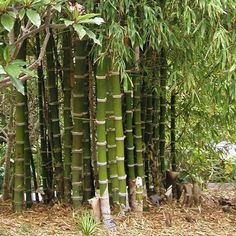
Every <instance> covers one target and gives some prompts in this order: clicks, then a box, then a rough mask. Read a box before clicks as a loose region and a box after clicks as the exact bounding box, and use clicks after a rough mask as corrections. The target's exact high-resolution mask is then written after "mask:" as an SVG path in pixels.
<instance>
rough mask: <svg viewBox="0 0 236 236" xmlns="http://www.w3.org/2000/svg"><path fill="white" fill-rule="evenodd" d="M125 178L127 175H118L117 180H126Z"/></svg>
mask: <svg viewBox="0 0 236 236" xmlns="http://www.w3.org/2000/svg"><path fill="white" fill-rule="evenodd" d="M126 178H127V175H124V176H118V180H126Z"/></svg>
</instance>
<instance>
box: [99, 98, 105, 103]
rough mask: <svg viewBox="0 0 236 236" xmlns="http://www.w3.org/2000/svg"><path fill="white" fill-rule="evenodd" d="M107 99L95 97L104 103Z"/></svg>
mask: <svg viewBox="0 0 236 236" xmlns="http://www.w3.org/2000/svg"><path fill="white" fill-rule="evenodd" d="M106 101H107V98H97V102H101V103H104V102H106Z"/></svg>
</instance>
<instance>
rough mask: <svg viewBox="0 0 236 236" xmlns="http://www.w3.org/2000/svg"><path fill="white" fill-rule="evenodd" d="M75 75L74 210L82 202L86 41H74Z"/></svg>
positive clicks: (73, 105) (72, 168) (73, 134)
mask: <svg viewBox="0 0 236 236" xmlns="http://www.w3.org/2000/svg"><path fill="white" fill-rule="evenodd" d="M74 46H75V74H74V87H73V90H72V108H73V112H72V117H73V123H74V127H73V130H72V136H73V143H72V165H71V171H72V202H73V207H74V208H79V207H80V206H81V204H82V200H83V138H84V128H83V119H84V102H85V92H84V79H86V78H87V76H88V75H87V73H88V72H87V56H88V55H87V53H88V51H87V47H88V43H87V41H86V40H79V39H78V38H76V39H75V43H74Z"/></svg>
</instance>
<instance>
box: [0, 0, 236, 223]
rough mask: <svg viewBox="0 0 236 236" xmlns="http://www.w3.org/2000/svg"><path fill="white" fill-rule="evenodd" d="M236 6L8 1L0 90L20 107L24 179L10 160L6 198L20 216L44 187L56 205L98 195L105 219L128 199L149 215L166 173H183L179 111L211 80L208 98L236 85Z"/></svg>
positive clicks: (18, 155)
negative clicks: (147, 205)
mask: <svg viewBox="0 0 236 236" xmlns="http://www.w3.org/2000/svg"><path fill="white" fill-rule="evenodd" d="M235 7H236V6H235V3H234V1H224V0H222V1H213V0H211V1H205V0H199V1H177V0H176V1H164V0H160V1H128V0H123V1H115V0H114V1H91V0H90V1H81V2H80V3H76V1H70V2H69V1H36V0H35V1H10V0H9V1H4V2H2V1H1V2H0V16H1V41H2V42H3V43H1V45H0V46H1V56H0V57H1V58H0V60H1V64H2V65H1V66H0V74H1V80H0V89H1V90H2V91H3V93H9V94H11V97H12V98H13V99H14V103H13V104H11V106H13V107H15V108H14V109H15V113H14V114H15V117H14V118H13V119H14V120H13V121H10V120H9V122H11V125H12V126H13V127H14V128H13V129H15V132H14V133H15V142H14V144H11V143H12V141H11V139H8V142H9V143H8V145H10V146H12V145H14V148H12V152H13V150H14V155H13V156H14V163H13V165H14V170H13V178H12V179H11V180H12V181H10V177H9V174H7V173H8V172H9V171H8V170H7V169H9V161H7V159H9V158H10V157H9V156H8V157H6V160H5V168H6V170H5V173H6V174H5V179H4V184H5V185H4V186H5V187H4V188H3V189H4V192H3V197H4V199H7V198H9V197H10V196H11V199H12V204H13V209H14V211H16V212H21V211H22V210H23V209H24V206H25V207H26V208H29V207H31V206H32V204H33V200H32V198H31V193H32V192H35V193H36V201H39V196H38V192H39V191H38V189H39V187H40V186H42V189H43V194H42V195H43V201H44V203H46V204H48V203H51V202H57V201H58V202H63V203H66V204H68V205H72V206H73V207H74V208H75V209H78V208H80V207H81V206H82V204H86V203H87V202H88V200H89V199H91V198H92V197H94V196H97V197H99V198H100V204H101V211H102V215H103V218H104V219H105V220H106V219H108V220H109V219H110V209H111V206H115V207H118V206H119V207H120V208H121V209H125V208H126V207H127V202H129V205H130V207H131V209H132V210H135V211H142V209H143V204H145V199H146V197H147V196H148V195H149V194H152V193H157V192H159V191H160V189H162V188H163V187H164V186H165V171H166V170H167V169H172V170H174V171H176V170H177V169H178V158H177V157H178V155H177V150H176V146H177V143H176V142H177V141H178V139H177V134H180V133H181V132H182V127H181V126H179V124H178V123H177V122H178V120H179V113H180V114H181V112H185V111H184V107H185V106H186V105H187V104H188V102H189V103H191V102H192V101H194V100H197V99H199V97H198V96H199V95H198V91H197V92H196V90H197V89H199V94H201V93H204V88H205V86H209V84H208V83H209V81H206V79H207V78H209V80H210V79H211V84H212V86H210V88H209V91H208V92H206V93H209V94H210V93H212V94H213V93H214V89H216V85H217V84H218V83H219V79H217V78H219V77H221V78H223V80H224V81H225V82H224V84H223V82H221V83H222V84H221V85H219V86H222V88H223V87H224V88H225V87H227V88H226V90H227V91H230V88H232V86H231V85H233V83H235V82H232V80H234V81H235V74H234V73H233V72H235V58H236V55H235V22H236V21H235V20H236V19H235ZM93 12H95V13H98V14H94V13H93ZM4 42H5V43H4ZM233 45H234V47H233ZM13 46H14V47H13ZM206 52H207V53H206ZM204 60H206V62H205V63H203V61H204ZM208 68H209V70H208ZM219 68H222V69H223V70H224V71H226V72H225V73H224V74H219ZM208 73H210V74H208ZM207 76H208V77H207ZM217 76H218V77H217ZM11 84H13V85H14V88H13V87H12V85H11ZM225 85H226V86H225ZM197 86H198V87H197ZM28 88H30V92H28V90H29V89H28ZM32 91H33V92H32ZM32 94H33V95H32ZM29 95H30V98H29ZM200 96H201V95H200ZM229 96H230V102H229V103H230V104H232V103H234V101H235V94H233V95H229ZM29 99H33V100H34V101H36V102H35V104H36V106H34V107H32V106H30V104H32V101H30V100H29ZM200 99H201V98H200ZM216 100H217V98H216ZM181 106H182V107H181ZM33 113H34V114H35V113H36V114H37V123H38V125H37V138H36V139H34V140H32V138H31V135H32V130H31V129H30V127H32V124H30V122H31V121H32V119H31V114H33ZM178 127H181V130H178ZM9 137H10V136H9ZM169 143H170V146H168V145H169ZM35 147H37V150H36V153H38V154H37V155H36V156H37V159H36V157H35V155H33V152H35ZM32 149H34V150H32ZM168 150H170V157H168V154H167V151H168ZM35 165H36V167H35ZM31 182H32V183H33V184H32V183H31ZM24 196H26V197H25V198H24Z"/></svg>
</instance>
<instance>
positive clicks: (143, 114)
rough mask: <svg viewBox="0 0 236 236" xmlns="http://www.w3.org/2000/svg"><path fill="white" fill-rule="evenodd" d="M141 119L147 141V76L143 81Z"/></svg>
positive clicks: (143, 135) (143, 133)
mask: <svg viewBox="0 0 236 236" xmlns="http://www.w3.org/2000/svg"><path fill="white" fill-rule="evenodd" d="M140 101H141V121H142V137H143V142H145V130H146V116H147V81H146V80H145V78H144V79H143V81H142V82H141V100H140Z"/></svg>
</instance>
